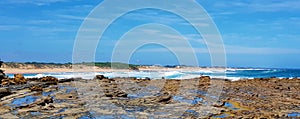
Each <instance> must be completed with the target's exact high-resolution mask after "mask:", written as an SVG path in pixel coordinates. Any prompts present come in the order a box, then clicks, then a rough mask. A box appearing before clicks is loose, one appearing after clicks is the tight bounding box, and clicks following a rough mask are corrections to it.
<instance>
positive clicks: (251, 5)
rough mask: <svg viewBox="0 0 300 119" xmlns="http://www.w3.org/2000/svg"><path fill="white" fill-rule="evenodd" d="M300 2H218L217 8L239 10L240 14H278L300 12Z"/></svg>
mask: <svg viewBox="0 0 300 119" xmlns="http://www.w3.org/2000/svg"><path fill="white" fill-rule="evenodd" d="M299 4H300V1H298V0H281V1H278V0H268V1H262V0H251V1H230V2H229V1H218V2H216V3H215V7H218V8H230V9H239V12H278V11H296V10H300V7H299Z"/></svg>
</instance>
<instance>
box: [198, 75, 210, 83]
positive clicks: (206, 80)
mask: <svg viewBox="0 0 300 119" xmlns="http://www.w3.org/2000/svg"><path fill="white" fill-rule="evenodd" d="M200 79H201V81H203V82H210V77H209V76H201V77H200Z"/></svg>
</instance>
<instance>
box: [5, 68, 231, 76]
mask: <svg viewBox="0 0 300 119" xmlns="http://www.w3.org/2000/svg"><path fill="white" fill-rule="evenodd" d="M1 69H2V70H4V72H5V73H6V74H35V73H61V72H92V71H95V72H113V71H135V70H129V69H110V68H99V67H94V68H93V67H85V68H82V69H72V68H42V69H38V68H34V69H20V68H1ZM225 70H226V69H224V68H223V69H222V68H200V67H199V68H197V67H185V68H164V67H154V68H139V70H137V71H225Z"/></svg>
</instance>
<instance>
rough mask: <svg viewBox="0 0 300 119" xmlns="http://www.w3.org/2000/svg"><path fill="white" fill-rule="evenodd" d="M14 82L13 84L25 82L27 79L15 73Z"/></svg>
mask: <svg viewBox="0 0 300 119" xmlns="http://www.w3.org/2000/svg"><path fill="white" fill-rule="evenodd" d="M14 83H15V84H25V83H27V80H26V79H25V78H24V76H23V75H22V74H15V75H14Z"/></svg>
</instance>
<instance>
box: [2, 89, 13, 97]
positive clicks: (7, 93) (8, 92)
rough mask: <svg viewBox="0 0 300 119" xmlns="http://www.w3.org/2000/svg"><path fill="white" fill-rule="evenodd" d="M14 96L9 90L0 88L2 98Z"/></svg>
mask: <svg viewBox="0 0 300 119" xmlns="http://www.w3.org/2000/svg"><path fill="white" fill-rule="evenodd" d="M10 94H12V93H11V92H10V91H9V90H8V89H6V88H0V98H2V97H4V96H7V95H10Z"/></svg>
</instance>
